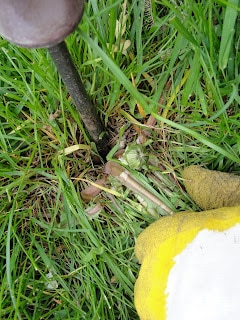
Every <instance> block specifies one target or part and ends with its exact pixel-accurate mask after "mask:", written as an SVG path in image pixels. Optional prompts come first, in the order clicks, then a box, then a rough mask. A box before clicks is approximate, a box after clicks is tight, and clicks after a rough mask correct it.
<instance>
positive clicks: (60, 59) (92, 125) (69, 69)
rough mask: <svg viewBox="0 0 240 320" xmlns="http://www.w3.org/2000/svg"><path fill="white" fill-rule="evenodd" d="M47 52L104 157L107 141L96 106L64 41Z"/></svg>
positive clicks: (106, 150)
mask: <svg viewBox="0 0 240 320" xmlns="http://www.w3.org/2000/svg"><path fill="white" fill-rule="evenodd" d="M48 50H49V53H50V55H51V57H52V59H53V61H54V62H55V64H56V66H57V69H58V71H59V73H60V75H61V77H62V79H63V82H64V83H65V85H66V87H67V89H68V91H69V93H70V95H71V97H72V99H73V102H74V104H75V105H76V107H77V109H78V111H79V112H80V115H81V119H82V121H83V123H84V125H85V127H86V129H87V130H88V132H89V135H90V136H91V138H92V140H93V141H94V142H95V143H96V146H97V149H98V151H99V153H100V154H101V156H102V157H104V158H105V156H106V154H107V152H108V141H107V138H106V132H105V129H104V127H103V125H102V123H101V120H100V117H99V116H98V114H97V110H96V107H95V106H94V105H93V104H92V102H91V101H90V99H89V97H88V94H87V92H86V90H85V88H84V86H83V84H82V81H81V79H80V76H79V73H78V71H77V69H76V68H75V66H74V64H73V61H72V58H71V56H70V54H69V51H68V49H67V46H66V43H65V42H64V41H63V42H60V43H59V44H57V45H55V46H52V47H49V48H48Z"/></svg>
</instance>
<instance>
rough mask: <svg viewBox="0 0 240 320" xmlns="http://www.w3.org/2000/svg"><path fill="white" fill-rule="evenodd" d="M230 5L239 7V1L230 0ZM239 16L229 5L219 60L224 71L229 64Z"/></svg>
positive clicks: (225, 17) (224, 22)
mask: <svg viewBox="0 0 240 320" xmlns="http://www.w3.org/2000/svg"><path fill="white" fill-rule="evenodd" d="M230 3H231V4H232V5H234V6H236V7H237V6H238V3H239V0H229V1H228V4H230ZM237 15H238V12H237V10H236V9H234V8H232V7H230V6H229V5H227V8H226V12H225V16H224V21H223V28H222V36H221V43H220V50H219V58H218V65H219V68H220V69H222V70H223V69H225V68H226V67H227V64H228V60H229V55H230V51H231V48H232V41H233V35H234V32H235V29H234V26H235V23H236V19H237Z"/></svg>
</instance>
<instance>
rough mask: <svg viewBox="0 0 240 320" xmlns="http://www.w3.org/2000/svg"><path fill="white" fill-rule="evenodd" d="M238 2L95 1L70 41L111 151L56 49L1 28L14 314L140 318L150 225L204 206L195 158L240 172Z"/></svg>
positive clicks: (7, 299) (4, 294)
mask: <svg viewBox="0 0 240 320" xmlns="http://www.w3.org/2000/svg"><path fill="white" fill-rule="evenodd" d="M238 5H239V1H238V0H229V1H225V0H218V1H211V0H210V1H207V0H206V1H205V0H202V1H200V0H199V1H190V0H183V1H174V0H172V1H168V0H162V1H160V0H159V1H158V0H155V1H154V0H152V1H151V0H139V1H135V0H132V1H126V0H117V1H115V0H102V1H97V0H88V1H86V3H85V12H84V16H83V18H82V21H81V23H80V24H79V26H78V28H77V29H76V30H75V32H74V33H72V34H71V35H70V36H69V37H68V38H67V39H66V43H67V46H68V48H69V50H70V53H71V55H72V58H73V61H74V63H75V65H76V66H77V69H78V70H79V73H80V75H81V78H82V81H83V83H84V86H85V88H86V90H87V92H88V94H89V96H90V98H91V100H92V101H93V103H94V104H95V105H96V107H97V108H98V112H99V115H100V117H101V119H102V122H103V124H104V125H105V127H106V130H107V132H108V139H109V154H108V155H107V160H105V159H100V158H99V157H98V153H97V149H96V146H95V145H94V144H93V143H92V142H91V140H90V138H89V135H88V133H87V132H86V130H85V129H84V125H83V123H82V122H81V117H80V115H79V113H78V111H77V110H76V108H75V106H74V104H73V102H72V100H71V97H70V96H69V94H68V91H67V89H66V87H65V86H64V84H63V82H62V80H61V78H60V76H59V74H58V72H57V70H56V67H55V65H54V63H53V61H52V60H51V57H50V55H49V53H48V52H47V50H45V49H31V50H30V49H26V48H18V47H16V46H14V45H11V44H9V43H8V42H7V41H6V40H5V39H3V38H0V95H1V100H0V120H1V126H0V284H1V286H0V319H11V320H12V319H22V320H25V319H44V320H45V319H89V320H90V319H91V320H97V319H101V320H102V319H107V320H110V319H121V320H123V319H126V320H129V319H138V316H137V314H136V311H135V308H134V303H133V290H134V283H135V280H136V277H137V275H138V271H139V268H140V266H139V264H138V262H137V259H136V258H135V255H134V244H135V240H136V238H137V236H138V235H139V233H140V232H141V231H142V230H143V229H144V228H145V227H146V226H148V225H149V224H150V223H151V222H152V221H154V220H156V219H158V218H160V217H161V216H163V215H166V214H169V212H170V211H174V212H179V211H183V210H196V211H198V210H199V208H198V207H197V206H196V204H194V203H193V201H192V200H191V199H190V198H189V196H188V195H187V193H186V192H185V189H184V187H183V184H182V178H181V172H182V170H183V168H184V167H186V166H188V165H191V164H200V165H202V166H203V167H205V168H209V169H214V170H219V171H223V172H233V173H235V174H240V167H239V164H240V160H239V149H240V134H239V132H240V111H239V103H240V96H239V82H240V73H239V72H240V70H239V62H240V52H239V45H240V18H239V12H240V9H239V8H238ZM106 161H109V162H108V164H109V166H110V169H111V168H113V169H112V170H110V174H109V175H107V173H109V172H108V170H106V168H105V163H106ZM117 164H118V165H119V164H120V165H121V167H120V170H125V172H126V173H127V175H126V176H127V178H126V180H124V181H123V180H121V179H119V174H118V173H117V174H116V172H115V171H114V168H115V167H114V165H115V166H116V167H117V168H118V169H119V166H117ZM109 166H108V167H109ZM116 170H117V169H116ZM106 171H107V173H106ZM99 179H105V180H104V184H103V183H102V184H101V189H100V191H101V192H99V193H97V192H96V188H95V184H96V183H97V182H98V181H99ZM101 181H102V180H101ZM139 189H141V190H143V191H141V190H139ZM97 190H99V189H97ZM94 192H96V193H94ZM139 192H140V193H139ZM146 194H148V195H149V196H146ZM144 195H145V196H144ZM153 199H154V200H153ZM154 201H155V202H154ZM158 201H159V203H160V205H159V204H158ZM165 207H167V210H165V209H164V208H165ZM168 209H169V211H168Z"/></svg>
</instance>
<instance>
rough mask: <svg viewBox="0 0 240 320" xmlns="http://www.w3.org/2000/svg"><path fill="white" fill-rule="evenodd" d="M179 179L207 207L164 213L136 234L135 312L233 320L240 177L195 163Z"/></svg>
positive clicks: (180, 319)
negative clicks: (195, 164) (136, 275)
mask: <svg viewBox="0 0 240 320" xmlns="http://www.w3.org/2000/svg"><path fill="white" fill-rule="evenodd" d="M183 177H184V179H185V185H186V189H187V191H188V192H189V194H190V195H191V196H192V197H193V199H194V200H195V201H196V203H198V205H199V206H200V207H202V208H204V209H206V208H207V209H210V210H207V211H203V212H200V213H199V212H198V213H195V212H180V213H176V214H174V215H172V216H168V217H163V218H161V219H159V220H158V221H156V222H154V223H153V224H151V225H150V226H149V227H148V228H147V229H146V230H144V231H143V232H142V233H141V234H140V236H139V237H138V239H137V243H136V246H135V253H136V256H137V258H138V260H139V262H140V263H141V269H140V273H139V276H138V279H137V281H136V284H135V290H134V300H135V306H136V309H137V312H138V314H139V316H140V319H141V320H190V319H191V320H192V319H194V320H203V319H204V320H226V319H231V320H238V319H239V316H240V304H239V301H240V289H239V288H240V277H239V270H240V177H237V176H233V175H230V174H226V173H220V172H214V171H210V170H206V169H203V168H201V167H199V166H190V167H188V168H186V169H185V170H184V172H183ZM207 193H208V197H207ZM231 204H232V205H234V206H231ZM225 205H227V206H228V207H221V208H220V207H219V206H225ZM212 208H216V209H212Z"/></svg>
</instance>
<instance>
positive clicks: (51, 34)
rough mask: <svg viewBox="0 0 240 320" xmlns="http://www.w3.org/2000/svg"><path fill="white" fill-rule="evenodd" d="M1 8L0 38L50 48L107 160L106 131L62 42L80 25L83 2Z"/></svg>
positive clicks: (17, 0)
mask: <svg viewBox="0 0 240 320" xmlns="http://www.w3.org/2000/svg"><path fill="white" fill-rule="evenodd" d="M0 4H1V11H0V34H1V35H2V36H3V37H5V38H6V39H7V40H8V41H9V42H12V43H13V44H16V45H18V46H21V47H26V48H44V47H47V48H48V50H49V52H50V55H51V57H52V59H53V61H54V62H55V64H56V66H57V69H58V71H59V73H60V75H61V77H62V79H63V82H64V83H65V85H66V87H67V89H68V91H69V93H70V95H71V97H72V99H73V102H74V104H75V105H76V107H77V109H78V111H79V112H80V115H81V119H82V121H83V123H84V125H85V127H86V129H87V131H88V133H89V135H90V137H91V139H92V140H93V141H94V142H95V143H96V146H97V149H98V151H99V154H100V155H101V156H102V157H103V158H105V157H106V154H107V152H108V141H107V137H106V134H105V129H104V127H103V125H102V123H101V120H100V117H99V116H98V114H97V109H96V107H95V106H94V105H93V104H92V102H91V101H90V99H89V97H88V95H87V92H86V90H85V88H84V86H83V84H82V81H81V79H80V76H79V74H78V71H77V69H76V68H75V66H74V64H73V61H72V59H71V56H70V54H69V51H68V49H67V46H66V44H65V42H64V41H63V40H64V39H65V38H66V37H67V36H68V35H69V34H70V33H72V32H73V31H74V30H75V28H76V27H77V25H78V24H79V22H80V20H81V18H82V14H83V9H84V0H51V1H48V0H41V1H38V0H12V1H9V0H0Z"/></svg>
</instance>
